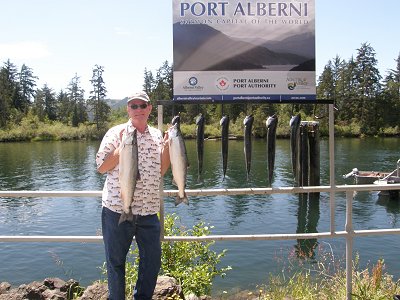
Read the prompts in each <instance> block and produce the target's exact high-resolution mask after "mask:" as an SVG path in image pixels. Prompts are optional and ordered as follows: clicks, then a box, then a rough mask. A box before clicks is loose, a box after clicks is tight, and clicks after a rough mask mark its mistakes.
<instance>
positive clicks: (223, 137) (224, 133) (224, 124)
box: [219, 116, 229, 179]
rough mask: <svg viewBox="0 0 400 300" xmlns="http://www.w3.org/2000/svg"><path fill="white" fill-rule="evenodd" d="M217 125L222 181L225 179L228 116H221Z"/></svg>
mask: <svg viewBox="0 0 400 300" xmlns="http://www.w3.org/2000/svg"><path fill="white" fill-rule="evenodd" d="M219 125H221V150H222V171H223V173H224V177H223V179H225V174H226V169H227V166H228V143H229V116H223V117H222V118H221V120H220V121H219Z"/></svg>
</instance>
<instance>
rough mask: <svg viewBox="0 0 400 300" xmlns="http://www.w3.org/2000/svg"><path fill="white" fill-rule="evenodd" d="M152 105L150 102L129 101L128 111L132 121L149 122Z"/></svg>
mask: <svg viewBox="0 0 400 300" xmlns="http://www.w3.org/2000/svg"><path fill="white" fill-rule="evenodd" d="M151 108H152V106H151V104H150V103H149V102H146V101H143V100H139V99H133V100H131V101H129V103H128V107H127V111H128V115H129V117H130V118H131V119H132V120H135V121H139V122H147V119H148V118H149V115H150V112H151Z"/></svg>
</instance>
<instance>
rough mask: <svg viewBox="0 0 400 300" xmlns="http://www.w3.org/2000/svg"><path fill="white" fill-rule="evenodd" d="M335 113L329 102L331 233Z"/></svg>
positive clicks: (333, 203)
mask: <svg viewBox="0 0 400 300" xmlns="http://www.w3.org/2000/svg"><path fill="white" fill-rule="evenodd" d="M334 119H335V115H334V107H333V104H329V185H330V186H331V191H330V193H329V198H330V212H331V224H330V229H331V234H334V233H335V191H334V190H333V188H334V187H335V186H336V185H335V122H334Z"/></svg>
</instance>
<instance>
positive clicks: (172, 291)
mask: <svg viewBox="0 0 400 300" xmlns="http://www.w3.org/2000/svg"><path fill="white" fill-rule="evenodd" d="M173 295H178V296H179V297H180V298H181V299H185V297H184V295H183V291H182V288H181V286H180V285H179V284H178V283H177V281H176V279H175V278H172V277H168V276H158V278H157V285H156V288H155V290H154V294H153V300H159V299H168V297H171V298H172V296H173Z"/></svg>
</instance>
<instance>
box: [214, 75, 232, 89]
mask: <svg viewBox="0 0 400 300" xmlns="http://www.w3.org/2000/svg"><path fill="white" fill-rule="evenodd" d="M216 85H217V88H218V89H220V90H221V91H225V90H227V89H228V88H229V80H228V78H226V77H220V78H218V79H217V84H216Z"/></svg>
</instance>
